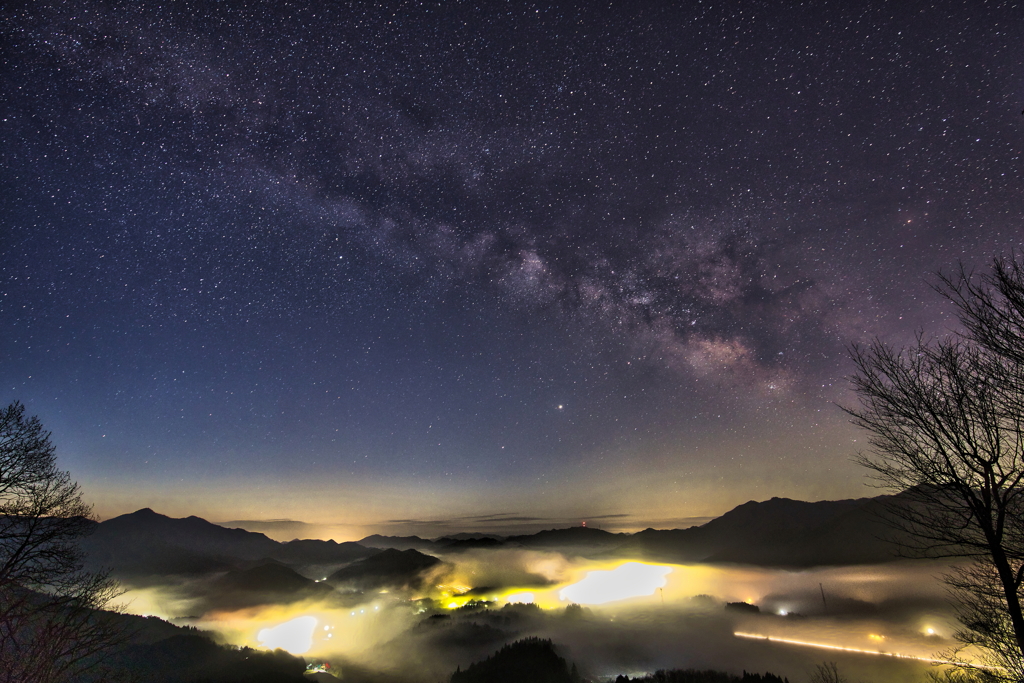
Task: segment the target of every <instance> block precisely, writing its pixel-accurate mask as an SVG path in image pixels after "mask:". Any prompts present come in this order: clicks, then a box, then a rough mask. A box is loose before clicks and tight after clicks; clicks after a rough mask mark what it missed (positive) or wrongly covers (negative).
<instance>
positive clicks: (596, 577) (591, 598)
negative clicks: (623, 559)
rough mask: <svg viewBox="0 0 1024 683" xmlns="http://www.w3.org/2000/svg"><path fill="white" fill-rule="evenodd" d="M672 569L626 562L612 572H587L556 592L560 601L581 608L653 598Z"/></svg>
mask: <svg viewBox="0 0 1024 683" xmlns="http://www.w3.org/2000/svg"><path fill="white" fill-rule="evenodd" d="M671 572H672V567H666V566H664V565H657V564H643V563H641V562H627V563H626V564H623V565H620V566H618V567H616V568H615V569H610V570H600V569H599V570H595V571H592V572H588V573H587V575H586V577H585V578H584V579H583V580H582V581H578V582H576V583H574V584H572V585H570V586H566V587H565V588H563V589H562V590H561V591H559V592H558V597H559V599H560V600H570V601H572V602H575V603H579V604H581V605H603V604H604V603H606V602H615V601H616V600H626V599H628V598H639V597H642V596H645V595H654V591H656V590H658V589H659V588H663V587H664V586H665V584H666V583H667V579H666V578H665V577H666V576H667V575H668V574H669V573H671Z"/></svg>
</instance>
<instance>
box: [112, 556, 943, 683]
mask: <svg viewBox="0 0 1024 683" xmlns="http://www.w3.org/2000/svg"><path fill="white" fill-rule="evenodd" d="M441 559H443V560H444V561H445V564H443V565H441V568H440V569H438V568H435V569H433V570H431V572H430V573H429V574H428V575H427V576H426V577H425V580H424V581H423V583H422V584H421V585H420V586H419V587H418V588H411V587H409V586H405V587H391V588H384V589H373V590H372V591H363V592H357V591H354V590H347V589H346V587H344V586H337V587H335V590H333V591H327V590H326V588H325V592H324V597H322V598H319V599H317V600H310V599H306V600H304V601H300V602H293V603H290V604H256V603H259V602H263V603H267V600H262V601H261V600H255V601H250V602H249V603H248V604H249V605H251V606H248V607H244V608H238V607H237V606H234V607H232V606H227V607H226V606H224V605H223V604H220V603H218V600H217V599H216V596H213V595H210V594H209V591H210V590H211V588H210V587H211V586H212V585H214V584H215V582H216V577H207V578H204V579H202V580H200V579H194V580H190V581H182V582H180V583H176V584H173V585H159V586H147V587H140V586H136V587H133V588H131V590H130V591H129V593H128V595H127V596H126V597H127V599H128V600H130V601H131V602H130V606H129V611H130V612H133V613H138V614H154V615H157V616H160V617H163V618H165V619H168V620H170V621H173V622H174V623H177V624H179V625H186V624H187V625H193V626H197V627H199V628H201V629H204V630H210V631H213V632H215V633H216V634H218V635H219V637H220V638H221V639H223V641H224V642H229V643H233V644H236V645H248V646H251V647H269V648H275V647H281V648H284V649H286V650H289V651H290V652H292V653H294V654H299V655H302V656H304V657H305V658H306V659H307V661H308V660H328V661H330V662H331V664H332V666H333V667H334V669H335V671H337V669H338V668H339V667H340V669H341V672H342V674H343V675H344V677H345V678H346V679H348V680H351V679H353V678H355V679H358V678H359V677H360V672H366V671H374V672H378V673H386V674H389V675H391V676H393V677H394V678H395V679H396V680H409V681H420V680H422V681H439V680H447V677H448V676H449V675H450V674H451V672H452V671H454V670H455V668H456V666H462V667H465V666H466V665H468V664H469V663H471V662H473V661H476V660H479V659H483V658H484V657H486V656H487V655H489V654H490V653H492V652H494V651H495V650H496V649H498V648H499V647H500V646H501V645H502V644H503V643H505V642H511V641H512V640H516V639H519V638H523V637H526V636H534V635H535V636H540V637H543V638H551V639H552V640H553V641H554V642H555V643H556V644H557V645H559V646H561V652H562V654H563V656H565V658H566V659H567V660H569V661H571V662H575V663H576V664H577V666H578V667H579V668H580V670H581V672H583V674H584V675H586V676H589V677H591V678H594V679H607V678H609V677H611V678H614V677H615V676H616V675H618V674H622V673H625V674H629V675H631V676H632V675H636V674H639V673H642V672H648V671H654V670H657V669H668V668H714V669H720V670H726V671H731V672H735V673H739V672H740V671H741V670H744V669H745V670H748V671H759V672H763V671H766V670H767V671H772V672H773V673H776V674H779V675H783V676H787V677H789V680H790V681H792V682H793V683H798V682H800V681H806V680H808V679H809V677H810V672H811V671H812V670H813V669H814V667H815V665H817V664H818V663H821V662H823V661H835V662H838V663H839V666H840V668H841V670H842V671H843V673H844V674H845V675H846V676H847V678H849V679H850V680H851V681H876V682H878V683H884V682H886V681H893V682H894V683H895V682H897V681H900V682H903V681H916V680H921V681H923V680H925V675H926V673H927V672H928V671H929V670H930V669H931V668H932V667H931V665H930V664H929V663H927V662H925V661H918V660H914V659H911V658H913V657H917V658H922V659H927V658H932V657H936V656H938V655H937V653H939V652H940V651H941V650H944V649H947V648H949V647H951V646H952V645H953V641H952V640H951V633H952V631H953V628H954V621H953V617H952V610H951V608H950V607H949V605H948V604H947V601H946V593H945V589H944V586H943V585H942V583H941V581H940V580H939V578H938V577H939V576H940V575H941V574H942V573H943V572H944V571H945V565H943V564H938V563H929V562H923V561H917V562H901V563H890V564H885V565H875V566H857V567H840V568H822V569H812V570H804V571H785V570H780V569H763V568H753V567H738V566H708V565H669V564H653V563H641V562H629V561H623V560H617V561H614V562H599V561H593V560H585V559H572V558H567V557H565V556H563V555H561V554H559V553H554V552H536V551H517V550H506V549H499V550H478V551H470V552H462V553H457V554H450V555H445V556H443V557H442V558H441ZM327 569H328V568H317V569H316V570H313V569H308V568H307V571H306V572H305V574H306V575H307V576H309V578H315V579H322V578H323V577H326V576H328V574H329V572H328V571H327ZM329 569H332V570H333V569H334V568H329ZM313 571H315V572H316V574H314V573H312V572H313ZM268 600H269V598H268ZM481 602H485V603H486V604H481ZM737 602H746V603H749V604H751V605H756V606H758V608H759V609H760V611H759V612H755V611H754V610H753V609H744V608H743V607H742V606H735V605H734V606H732V607H728V608H727V607H726V603H737ZM522 603H533V605H532V606H529V605H526V604H522ZM572 603H575V604H577V605H580V606H582V609H578V608H575V607H573V608H570V609H568V610H567V609H566V608H567V607H568V606H569V605H570V604H572ZM766 638H771V639H772V640H766ZM861 651H862V652H861ZM882 652H884V653H891V654H898V655H903V656H904V657H902V658H901V657H894V656H885V655H880V654H878V653H882Z"/></svg>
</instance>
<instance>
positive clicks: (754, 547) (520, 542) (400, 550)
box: [84, 496, 900, 590]
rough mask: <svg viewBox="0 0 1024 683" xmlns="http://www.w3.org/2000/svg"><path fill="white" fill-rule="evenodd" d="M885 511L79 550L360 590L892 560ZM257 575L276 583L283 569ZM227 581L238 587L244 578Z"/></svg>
mask: <svg viewBox="0 0 1024 683" xmlns="http://www.w3.org/2000/svg"><path fill="white" fill-rule="evenodd" d="M894 504H895V505H899V504H900V497H899V496H896V497H893V496H881V497H877V498H861V499H856V500H837V501H819V502H804V501H798V500H790V499H787V498H772V499H770V500H767V501H761V502H755V501H750V502H747V503H744V504H742V505H739V506H738V507H736V508H734V509H732V510H730V511H729V512H727V513H725V514H724V515H722V516H721V517H718V518H716V519H713V520H711V521H710V522H707V523H706V524H703V525H700V526H694V527H690V528H688V529H668V530H659V529H645V530H643V531H640V532H637V533H634V534H625V533H622V534H615V533H611V532H608V531H603V530H600V529H593V528H586V527H569V528H563V529H550V530H547V531H541V532H539V533H536V534H529V535H520V536H510V537H505V538H502V537H496V536H492V535H487V536H485V535H472V534H460V535H457V536H455V537H442V538H439V539H434V540H431V539H424V538H419V537H417V536H402V537H395V536H380V535H374V536H367V537H366V538H364V539H362V540H360V541H358V542H345V543H336V542H335V541H323V540H308V539H307V540H294V541H289V542H287V543H282V542H278V541H274V540H272V539H270V538H268V537H267V536H265V535H264V534H261V533H257V532H251V531H245V530H243V529H230V528H225V527H223V526H219V525H217V524H213V523H211V522H208V521H206V520H204V519H201V518H199V517H187V518H184V519H174V518H171V517H167V516H164V515H161V514H158V513H156V512H154V511H153V510H150V509H148V508H146V509H143V510H139V511H137V512H133V513H131V514H126V515H121V516H120V517H115V518H113V519H109V520H106V521H104V522H98V523H95V524H94V528H93V532H92V533H91V534H90V535H89V536H88V537H87V538H86V539H85V541H84V546H85V550H86V553H87V557H88V558H89V564H90V566H92V567H107V568H112V569H113V572H114V574H115V575H116V576H120V577H136V578H138V577H143V576H146V575H168V574H186V575H187V574H205V573H210V572H229V571H234V572H239V571H246V570H251V569H253V568H254V567H258V566H260V565H264V564H268V563H273V564H277V565H281V566H284V567H288V568H291V569H292V570H293V571H294V572H295V574H296V576H294V577H289V578H288V579H287V581H286V583H288V582H290V583H289V585H294V586H298V585H300V583H301V582H299V581H298V579H297V578H296V577H298V576H299V575H300V574H302V573H305V574H306V575H312V574H313V573H315V574H316V575H317V576H318V578H319V577H320V576H323V577H327V576H328V574H330V575H331V581H332V582H336V581H342V580H344V581H352V582H355V583H366V577H374V576H377V577H379V578H380V580H381V581H383V582H385V583H386V582H391V583H394V582H406V583H409V582H412V581H413V579H414V578H415V576H416V575H418V573H419V572H421V571H423V570H424V569H427V568H429V567H430V566H432V565H433V564H436V563H437V562H439V560H437V559H436V558H435V557H433V555H441V556H444V555H445V554H450V553H455V552H461V551H467V550H472V549H490V548H526V549H538V550H557V551H560V552H563V553H567V554H572V555H582V556H588V557H602V558H619V557H621V558H632V559H645V560H651V561H661V562H687V563H693V562H706V563H740V564H752V565H763V566H780V567H809V566H816V565H847V564H866V563H877V562H885V561H888V560H892V559H895V558H896V551H897V546H896V545H893V544H892V543H890V542H889V541H887V540H885V539H886V537H888V536H892V535H893V534H892V532H891V530H890V529H889V527H888V526H887V525H886V524H885V521H884V517H885V514H886V510H887V509H889V507H890V506H892V505H894ZM385 551H390V552H385ZM378 565H379V566H378ZM314 569H315V571H314ZM264 572H265V573H267V575H268V576H273V577H277V578H278V579H279V580H282V581H284V579H283V578H282V577H283V576H284V574H285V572H284V571H283V570H280V569H271V570H264ZM231 576H235V579H237V580H241V581H242V582H243V583H245V580H243V579H244V577H241V576H236V575H231ZM250 578H251V577H250ZM302 586H303V590H308V589H309V586H308V585H305V584H302Z"/></svg>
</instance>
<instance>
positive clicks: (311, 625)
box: [256, 617, 316, 655]
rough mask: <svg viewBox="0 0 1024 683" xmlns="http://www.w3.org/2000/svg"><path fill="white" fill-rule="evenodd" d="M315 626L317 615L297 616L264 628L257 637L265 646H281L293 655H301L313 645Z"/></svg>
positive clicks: (275, 647)
mask: <svg viewBox="0 0 1024 683" xmlns="http://www.w3.org/2000/svg"><path fill="white" fill-rule="evenodd" d="M315 628H316V617H296V618H295V619H292V620H291V621H286V622H284V623H283V624H278V625H277V626H275V627H273V628H265V629H263V630H262V631H260V632H259V633H258V634H257V635H256V639H257V640H259V641H260V645H262V646H263V647H265V648H268V649H271V650H276V649H278V648H280V649H282V650H285V651H287V652H290V653H292V654H293V655H301V654H305V653H306V652H308V651H309V650H310V648H312V647H313V630H314V629H315Z"/></svg>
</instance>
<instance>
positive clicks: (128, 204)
mask: <svg viewBox="0 0 1024 683" xmlns="http://www.w3.org/2000/svg"><path fill="white" fill-rule="evenodd" d="M318 5H319V3H288V4H286V5H280V6H277V5H267V4H259V3H245V2H230V3H220V4H215V3H189V2H175V3H170V4H156V3H148V2H142V3H123V4H118V3H99V2H96V3H94V2H65V3H48V2H38V3H25V4H23V5H21V6H20V7H15V8H14V9H9V10H5V15H6V16H5V21H4V29H3V30H4V38H3V44H4V49H3V57H2V59H3V68H2V73H0V78H2V88H0V93H2V94H0V107H2V115H0V126H2V127H0V138H2V141H3V142H2V147H0V149H2V154H3V156H2V168H0V173H2V175H0V186H2V188H3V190H2V193H3V202H2V203H0V329H3V330H4V331H3V334H2V335H0V394H2V395H0V400H3V401H5V402H9V401H12V400H20V401H23V402H24V403H26V405H27V407H28V410H29V412H30V413H32V414H38V415H39V416H40V418H41V419H42V420H43V422H44V424H45V425H46V426H47V427H48V428H49V429H51V430H52V431H53V433H54V441H55V443H56V445H57V447H58V452H59V454H60V457H61V462H62V464H63V465H64V466H65V467H67V468H69V469H70V470H71V471H72V474H73V475H74V476H75V477H76V478H77V479H78V480H79V481H80V482H81V483H82V484H83V486H84V487H85V490H86V493H87V496H88V497H89V498H90V500H91V501H92V502H94V503H95V504H96V506H97V511H98V512H99V513H100V514H101V515H108V514H116V513H120V512H124V511H128V510H131V509H135V508H138V507H143V506H150V507H154V508H157V509H159V510H161V511H165V512H167V513H169V514H178V513H182V514H185V513H187V514H193V513H194V514H204V515H207V516H209V517H211V518H214V519H239V518H251V519H264V518H267V519H269V518H287V517H291V518H295V519H306V520H310V521H319V522H325V521H338V520H341V519H349V520H354V521H353V523H359V524H363V523H365V524H371V523H374V522H379V521H382V520H388V519H414V518H421V517H424V516H427V517H432V518H434V517H438V516H439V515H441V516H443V515H449V514H450V515H492V514H494V515H515V514H525V513H529V514H540V515H542V516H544V515H548V516H551V517H552V518H553V517H558V516H565V517H567V518H575V517H580V518H583V517H588V516H590V517H593V516H595V515H601V514H609V515H614V514H630V515H635V516H636V518H637V519H640V518H644V519H655V518H656V519H673V518H681V517H686V516H690V515H705V514H716V513H719V512H721V511H723V510H724V509H726V508H727V507H729V506H730V505H732V504H736V503H739V502H743V501H744V500H747V499H749V498H758V497H760V498H764V497H768V496H771V495H788V496H791V497H803V498H820V497H838V496H860V495H868V491H867V490H866V489H864V488H863V486H862V473H861V472H859V471H858V470H857V469H856V467H855V466H853V465H852V464H850V462H849V460H848V458H849V456H850V455H851V454H853V453H854V452H855V451H856V449H857V447H858V444H857V442H856V441H855V440H856V439H857V438H858V435H857V433H856V432H855V431H854V430H853V429H852V427H850V426H849V425H847V424H846V421H845V419H844V418H843V416H842V415H841V414H840V412H839V410H838V409H837V408H836V407H835V405H833V402H834V401H840V402H842V401H845V400H849V395H848V393H847V387H846V384H845V380H844V376H845V375H846V374H847V373H848V372H849V371H850V366H849V364H848V363H847V360H846V347H847V345H848V344H850V343H855V342H859V341H864V340H868V339H871V338H873V337H875V336H880V337H882V338H884V339H888V340H890V341H895V342H899V341H900V340H906V339H910V338H911V337H912V335H913V334H914V333H915V331H917V330H919V329H923V330H925V331H927V332H930V333H935V334H941V333H944V332H945V331H947V330H949V329H950V328H951V326H952V325H953V322H952V320H953V316H952V315H951V311H950V310H949V309H948V307H946V306H944V305H943V303H942V302H941V300H939V298H938V297H936V296H935V295H934V294H933V293H932V292H931V290H930V289H929V284H928V282H929V280H928V278H929V276H930V274H933V273H934V272H936V271H938V270H940V269H943V268H950V267H953V266H954V265H955V264H956V262H957V261H958V260H962V261H963V262H964V263H966V264H968V265H970V266H975V267H979V268H981V267H985V266H986V264H987V263H988V262H989V260H990V259H991V258H992V257H993V256H995V255H999V254H1008V253H1010V252H1011V250H1013V249H1018V250H1019V249H1021V248H1024V239H1022V234H1024V232H1022V229H1021V226H1022V225H1024V222H1022V220H1021V218H1022V215H1021V214H1022V212H1024V203H1022V200H1021V197H1022V193H1021V187H1020V169H1021V166H1022V163H1021V161H1022V160H1021V153H1022V152H1021V150H1022V144H1024V134H1022V131H1024V117H1022V116H1021V109H1022V107H1024V104H1022V102H1024V60H1022V56H1021V52H1020V45H1022V44H1024V35H1022V33H1024V21H1022V20H1024V17H1022V16H1021V12H1020V10H1019V8H1017V7H1015V5H1014V4H1013V3H976V4H973V5H972V6H971V7H966V6H964V5H962V4H954V3H948V4H946V3H910V4H900V5H883V4H881V3H825V4H821V3H818V4H810V5H807V4H801V3H786V4H784V5H779V4H777V3H747V4H745V5H744V6H743V7H741V8H740V7H736V6H733V5H732V4H730V3H693V4H691V5H687V6H677V4H675V3H636V4H628V3H610V4H607V5H605V6H601V7H592V6H590V5H584V4H581V5H578V6H572V5H568V4H564V3H559V4H557V5H555V4H551V5H543V4H535V3H512V4H507V5H501V6H498V5H495V6H480V4H479V3H457V2H445V3H422V2H408V3H406V2H394V3H378V4H376V5H373V6H370V5H369V4H366V3H336V4H331V5H330V6H329V7H320V6H318Z"/></svg>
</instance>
